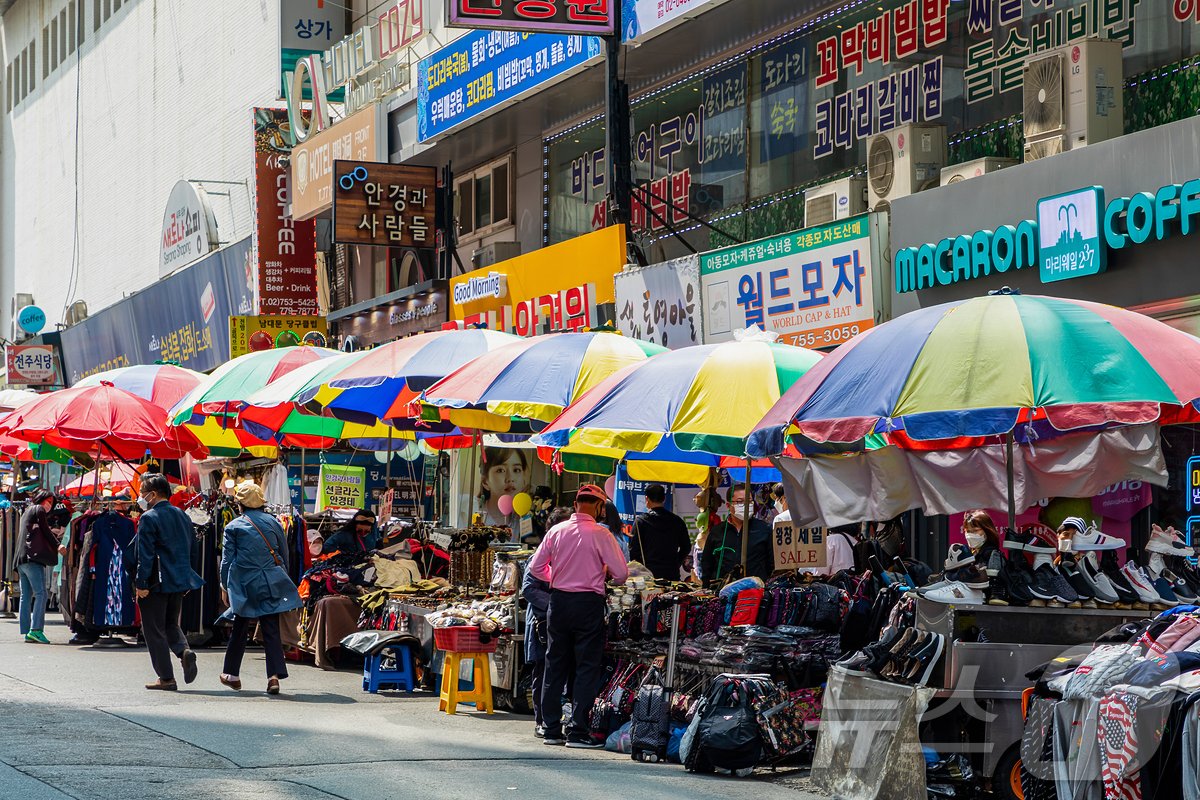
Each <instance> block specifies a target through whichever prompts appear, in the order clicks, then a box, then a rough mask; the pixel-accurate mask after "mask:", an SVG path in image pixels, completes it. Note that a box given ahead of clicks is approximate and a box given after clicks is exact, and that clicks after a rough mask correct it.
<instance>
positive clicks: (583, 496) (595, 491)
mask: <svg viewBox="0 0 1200 800" xmlns="http://www.w3.org/2000/svg"><path fill="white" fill-rule="evenodd" d="M575 499H576V500H604V501H607V500H608V495H606V494H605V493H604V490H603V489H601V488H600V487H599V486H597V485H596V484H594V483H585V484H583V485H582V486H580V487H579V491H577V492H576V493H575Z"/></svg>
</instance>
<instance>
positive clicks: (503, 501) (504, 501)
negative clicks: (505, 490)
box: [496, 494, 513, 517]
mask: <svg viewBox="0 0 1200 800" xmlns="http://www.w3.org/2000/svg"><path fill="white" fill-rule="evenodd" d="M496 505H497V506H498V507H499V508H500V513H501V514H503V515H504V516H506V517H507V516H508V515H509V514H511V513H512V510H513V509H512V495H511V494H502V495H500V499H499V500H497V501H496Z"/></svg>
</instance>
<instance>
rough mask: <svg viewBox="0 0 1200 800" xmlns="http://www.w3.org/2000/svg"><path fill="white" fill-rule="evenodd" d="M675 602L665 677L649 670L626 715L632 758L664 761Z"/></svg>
mask: <svg viewBox="0 0 1200 800" xmlns="http://www.w3.org/2000/svg"><path fill="white" fill-rule="evenodd" d="M679 617H680V615H679V605H678V601H676V603H675V604H674V606H673V607H672V609H671V637H670V639H669V644H668V646H667V674H666V677H665V680H664V678H663V676H662V675H660V674H659V672H658V670H657V669H654V670H651V671H650V674H649V675H647V676H646V680H645V681H643V682H642V685H641V688H639V689H638V693H637V697H636V698H635V699H634V702H633V713H632V714H631V715H630V725H629V740H630V745H631V750H630V757H631V758H633V760H634V761H646V762H650V763H657V762H666V760H667V744H668V742H670V739H671V693H672V691H673V690H674V683H675V651H676V649H677V648H678V647H679V621H680V620H679Z"/></svg>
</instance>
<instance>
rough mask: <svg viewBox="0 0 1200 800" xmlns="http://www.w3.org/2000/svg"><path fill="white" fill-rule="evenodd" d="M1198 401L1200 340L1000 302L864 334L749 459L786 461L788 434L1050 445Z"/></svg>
mask: <svg viewBox="0 0 1200 800" xmlns="http://www.w3.org/2000/svg"><path fill="white" fill-rule="evenodd" d="M1197 399H1200V339H1197V338H1195V337H1193V336H1190V335H1189V334H1186V333H1183V332H1182V331H1178V330H1175V329H1174V328H1171V327H1169V326H1168V325H1165V324H1163V323H1161V322H1158V321H1156V320H1153V319H1151V318H1149V317H1147V316H1144V315H1142V314H1138V313H1136V312H1132V311H1126V310H1125V309H1121V308H1116V307H1113V306H1108V305H1102V304H1099V303H1088V302H1084V301H1080V300H1066V299H1060V298H1053V297H1039V296H1030V295H1017V294H1006V295H995V296H988V297H979V298H974V299H970V300H965V301H960V302H955V303H947V304H944V305H939V306H932V307H930V308H925V309H921V310H919V311H914V312H911V313H908V314H905V315H903V316H901V317H898V318H897V319H894V320H892V321H890V322H887V323H884V324H883V325H880V326H878V327H876V328H872V329H871V330H869V331H867V332H866V333H862V334H859V335H858V336H856V337H854V338H853V339H851V340H850V341H849V342H847V343H846V344H844V345H842V346H841V347H839V348H838V349H837V350H835V351H834V352H833V353H831V354H830V355H829V357H828V358H826V359H825V360H824V361H823V362H822V363H821V364H820V365H818V366H817V367H816V368H814V369H813V370H812V371H811V372H809V373H808V374H807V375H806V376H805V377H804V378H803V379H801V380H800V381H798V382H797V383H796V384H795V385H794V386H793V387H792V388H791V389H790V390H789V391H788V392H787V393H786V394H785V395H784V396H783V397H782V398H781V399H780V400H779V402H778V403H777V404H776V405H775V407H774V408H772V409H771V410H770V412H769V413H768V414H766V416H765V417H764V418H763V419H762V421H761V423H760V424H758V425H757V426H755V428H756V429H755V431H754V433H753V435H752V436H751V437H750V442H749V452H750V453H751V454H752V455H755V456H766V455H776V454H778V453H780V452H781V450H782V449H783V444H784V439H785V436H788V435H800V436H802V437H805V438H807V439H810V440H812V441H816V442H856V441H860V440H862V439H864V438H865V437H867V436H869V435H871V434H880V433H883V434H887V435H888V439H889V441H890V442H891V443H893V444H897V445H900V446H902V447H904V446H910V447H921V446H922V445H921V444H920V442H923V441H924V442H931V441H932V442H935V443H936V444H937V446H938V447H942V448H945V447H955V446H971V445H973V444H979V442H978V441H973V440H976V439H978V438H980V437H992V436H1002V435H1007V434H1012V433H1014V432H1016V433H1022V434H1023V431H1024V429H1029V430H1032V431H1034V432H1037V433H1038V434H1039V435H1040V436H1041V437H1042V438H1045V437H1046V436H1047V435H1053V434H1054V433H1055V432H1062V431H1070V430H1079V429H1084V428H1089V427H1093V426H1105V425H1112V424H1136V423H1146V422H1171V421H1183V419H1186V418H1188V417H1190V416H1193V412H1192V409H1191V404H1192V402H1193V401H1195V400H1197ZM1031 425H1032V426H1033V427H1032V428H1030V427H1029V426H1031ZM1018 426H1021V428H1022V431H1018V430H1017V429H1018Z"/></svg>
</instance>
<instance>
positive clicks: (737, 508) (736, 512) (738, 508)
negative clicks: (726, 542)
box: [729, 501, 746, 519]
mask: <svg viewBox="0 0 1200 800" xmlns="http://www.w3.org/2000/svg"><path fill="white" fill-rule="evenodd" d="M745 510H746V503H745V501H742V502H741V503H730V504H729V516H731V517H733V518H734V519H741V518H742V514H743V513H744V512H745Z"/></svg>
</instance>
